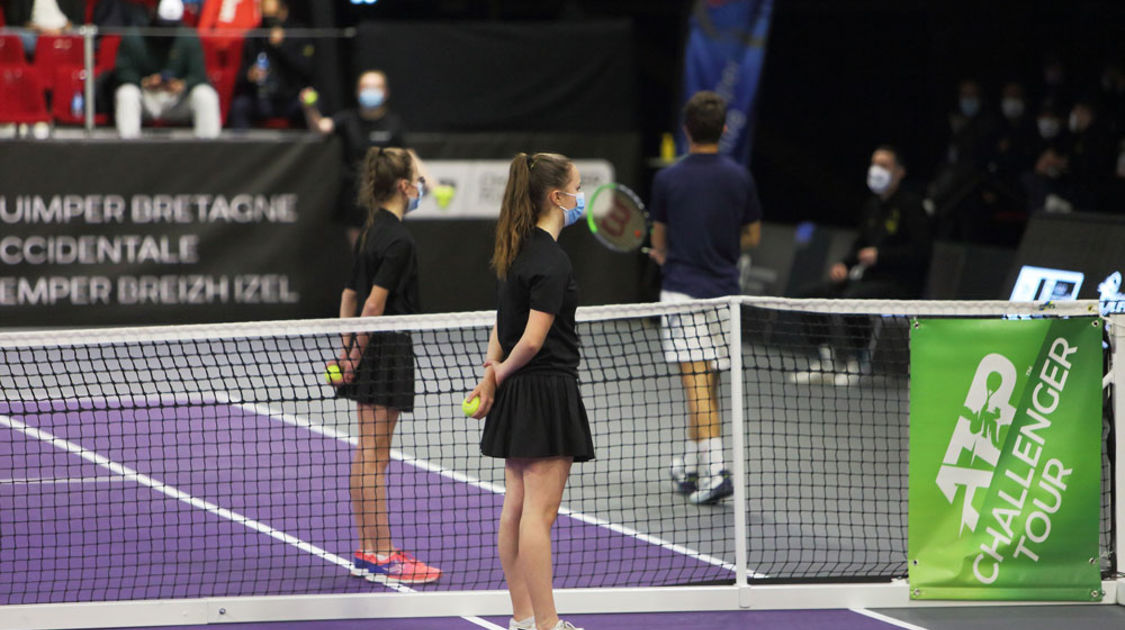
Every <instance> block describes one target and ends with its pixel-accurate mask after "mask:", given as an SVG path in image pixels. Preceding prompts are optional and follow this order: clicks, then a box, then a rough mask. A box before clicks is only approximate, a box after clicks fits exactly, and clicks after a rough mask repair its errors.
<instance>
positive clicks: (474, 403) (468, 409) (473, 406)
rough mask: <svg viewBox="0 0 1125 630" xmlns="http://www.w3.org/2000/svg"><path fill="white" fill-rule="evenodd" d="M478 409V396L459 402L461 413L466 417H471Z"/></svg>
mask: <svg viewBox="0 0 1125 630" xmlns="http://www.w3.org/2000/svg"><path fill="white" fill-rule="evenodd" d="M478 409H480V396H474V397H473V398H466V399H465V400H462V401H461V411H464V412H465V415H466V416H471V415H473V414H474V413H476V412H477V410H478Z"/></svg>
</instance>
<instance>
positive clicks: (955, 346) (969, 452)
mask: <svg viewBox="0 0 1125 630" xmlns="http://www.w3.org/2000/svg"><path fill="white" fill-rule="evenodd" d="M1102 326H1103V322H1102V320H1100V319H1098V318H1093V317H1077V318H1070V319H1038V320H957V319H926V320H918V321H917V322H915V324H914V326H913V327H912V331H911V337H910V372H911V381H910V382H911V389H910V492H909V500H910V509H909V544H908V547H909V548H908V555H909V558H908V559H909V576H910V594H911V598H912V599H974V600H1074V601H1091V600H1100V599H1101V597H1102V592H1101V574H1100V567H1099V562H1098V523H1099V509H1100V493H1101V462H1102V457H1101V452H1102V451H1101V429H1102V421H1101V418H1102V397H1101V387H1102Z"/></svg>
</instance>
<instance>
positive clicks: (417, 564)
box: [366, 550, 441, 584]
mask: <svg viewBox="0 0 1125 630" xmlns="http://www.w3.org/2000/svg"><path fill="white" fill-rule="evenodd" d="M366 555H367V557H368V558H369V559H370V562H369V565H368V571H369V573H368V575H367V579H368V580H371V581H373V582H374V581H376V580H377V576H380V575H381V576H383V577H384V578H385V579H386V580H387V581H388V582H399V583H401V584H429V583H430V582H434V581H437V579H438V578H440V577H441V569H439V568H437V567H431V566H430V565H428V564H426V563H424V562H422V561H421V560H418V559H417V558H415V557H414V554H412V553H410V552H409V551H402V550H398V551H395V552H394V553H392V554H391V555H390V556H388V557H387V559H386V560H384V561H383V562H379V560H378V559H377V558H375V557H373V556H374V554H366Z"/></svg>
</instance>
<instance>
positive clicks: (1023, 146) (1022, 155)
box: [995, 81, 1036, 190]
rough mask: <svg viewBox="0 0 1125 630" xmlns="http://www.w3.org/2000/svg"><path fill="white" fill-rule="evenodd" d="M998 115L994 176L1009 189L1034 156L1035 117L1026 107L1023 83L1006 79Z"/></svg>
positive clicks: (1016, 185)
mask: <svg viewBox="0 0 1125 630" xmlns="http://www.w3.org/2000/svg"><path fill="white" fill-rule="evenodd" d="M1000 113H1001V115H1002V118H1001V119H1000V122H999V125H998V134H997V140H996V159H995V163H996V176H997V177H999V178H1000V180H1001V181H1002V182H1004V183H1005V184H1006V185H1007V186H1009V188H1010V189H1012V190H1018V182H1019V176H1020V175H1021V174H1022V173H1023V172H1024V171H1026V170H1027V169H1028V167H1029V166H1030V165H1031V164H1032V163H1033V162H1034V160H1035V146H1036V129H1035V119H1034V118H1033V117H1032V115H1031V112H1030V111H1028V106H1027V96H1026V93H1025V91H1024V87H1023V84H1021V83H1019V82H1017V81H1009V82H1008V83H1005V84H1004V88H1003V89H1002V91H1001V97H1000Z"/></svg>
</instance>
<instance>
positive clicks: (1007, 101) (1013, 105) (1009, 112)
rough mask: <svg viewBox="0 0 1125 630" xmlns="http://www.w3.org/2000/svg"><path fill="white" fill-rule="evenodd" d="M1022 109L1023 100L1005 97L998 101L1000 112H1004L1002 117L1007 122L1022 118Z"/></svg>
mask: <svg viewBox="0 0 1125 630" xmlns="http://www.w3.org/2000/svg"><path fill="white" fill-rule="evenodd" d="M1023 107H1024V105H1023V99H1020V98H1015V97H1014V96H1008V97H1005V98H1004V99H1003V100H1001V101H1000V111H1002V112H1004V117H1005V118H1008V119H1009V120H1010V119H1013V118H1019V117H1020V116H1023Z"/></svg>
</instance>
